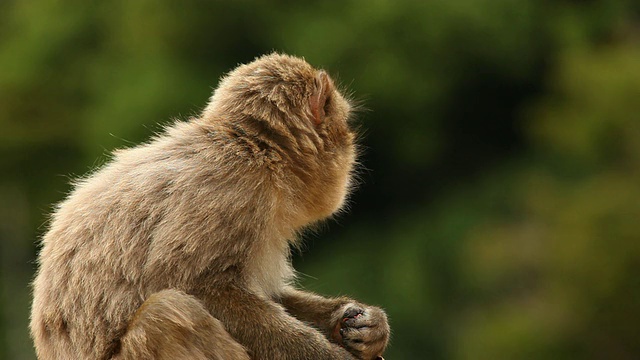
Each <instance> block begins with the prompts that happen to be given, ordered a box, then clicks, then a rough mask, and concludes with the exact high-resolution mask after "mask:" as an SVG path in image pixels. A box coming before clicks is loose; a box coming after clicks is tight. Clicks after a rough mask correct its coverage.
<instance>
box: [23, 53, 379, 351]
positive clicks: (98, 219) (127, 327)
mask: <svg viewBox="0 0 640 360" xmlns="http://www.w3.org/2000/svg"><path fill="white" fill-rule="evenodd" d="M349 114H350V105H349V103H348V102H347V101H346V100H345V99H344V98H343V97H342V95H341V94H340V93H339V92H338V91H337V90H336V88H335V86H334V85H333V82H332V81H331V79H330V78H329V77H328V76H327V75H326V74H325V73H324V72H323V71H318V70H315V69H313V68H312V67H311V66H310V65H308V64H307V63H306V62H304V61H303V60H301V59H299V58H295V57H290V56H286V55H279V54H271V55H267V56H263V57H261V58H258V59H256V60H255V61H254V62H252V63H250V64H247V65H242V66H240V67H238V68H237V69H235V70H234V71H232V72H231V73H229V74H228V75H227V76H226V77H225V78H223V79H222V81H221V83H220V85H219V87H218V89H217V90H216V91H215V92H214V95H213V96H212V98H211V101H210V103H209V105H208V106H207V108H206V109H205V110H204V112H203V113H202V115H201V116H200V117H197V118H194V119H191V120H190V121H188V122H178V123H176V124H175V125H173V126H171V127H170V128H168V129H167V130H166V131H165V133H163V134H162V135H159V136H158V137H156V138H155V139H153V140H152V141H150V142H149V143H147V144H144V145H141V146H138V147H135V148H132V149H127V150H122V151H118V152H116V153H115V156H114V158H113V160H112V161H111V162H110V163H108V164H107V165H106V166H104V167H103V168H102V169H100V170H99V171H97V172H95V173H94V174H92V175H90V176H88V177H87V178H85V179H84V180H81V181H79V182H78V183H77V184H76V186H75V190H74V191H73V192H72V193H71V194H70V195H69V197H68V198H67V199H66V200H65V201H63V202H62V203H61V204H60V205H59V206H58V208H57V210H56V211H55V213H54V214H53V218H52V221H51V225H50V229H49V231H48V232H47V234H46V235H45V236H44V238H43V248H42V250H41V252H40V256H39V263H40V268H39V271H38V274H37V276H36V279H35V281H34V284H33V291H34V301H33V307H32V313H31V333H32V336H33V339H34V342H35V347H36V352H37V354H38V357H39V358H40V359H112V358H113V359H178V358H187V359H249V358H251V359H354V358H358V359H367V360H370V359H373V358H375V357H377V356H380V355H381V354H382V352H383V351H384V348H385V347H386V344H387V341H388V337H389V327H388V324H387V320H386V315H385V314H384V312H383V311H382V310H381V309H379V308H376V307H370V306H366V305H362V304H359V303H357V302H355V301H353V300H351V299H348V298H333V299H332V298H324V297H320V296H318V295H315V294H310V293H305V292H302V291H300V290H296V289H294V288H293V287H292V286H291V285H290V283H291V280H292V279H293V269H292V267H291V264H290V259H289V258H290V255H289V253H290V245H291V243H292V242H295V241H296V239H297V234H298V233H299V232H300V230H301V229H303V228H304V227H305V226H307V225H308V224H311V223H314V222H317V221H319V220H321V219H324V218H326V217H328V216H330V215H331V214H333V213H334V212H336V211H337V210H338V209H340V208H341V206H342V205H343V202H344V200H345V197H346V196H347V193H348V191H349V188H350V186H351V184H350V182H351V176H352V172H353V164H354V162H355V157H356V152H355V146H354V135H353V132H352V131H351V130H350V128H349V125H348V123H347V122H348V118H349Z"/></svg>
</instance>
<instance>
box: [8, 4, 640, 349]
mask: <svg viewBox="0 0 640 360" xmlns="http://www.w3.org/2000/svg"><path fill="white" fill-rule="evenodd" d="M639 14H640V3H638V2H636V1H633V0H629V1H623V0H592V1H577V0H574V1H569V0H428V1H391V0H345V1H317V2H304V1H270V2H257V1H256V2H249V1H235V2H231V1H228V2H217V1H168V0H167V1H158V0H153V1H151V0H140V1H125V0H113V1H109V2H95V1H80V0H77V1H59V0H29V1H18V0H4V1H2V2H0V154H1V160H0V161H1V162H0V172H1V174H0V225H1V227H0V251H1V256H0V271H1V273H0V289H1V292H0V358H1V359H33V358H34V352H33V349H32V345H31V341H30V339H29V336H28V330H27V323H28V312H29V306H30V302H31V299H30V289H29V281H30V279H31V278H32V276H33V273H34V270H35V269H36V266H37V265H36V263H35V262H34V259H35V256H36V253H37V251H38V238H39V237H40V236H41V235H42V233H43V232H44V231H46V228H47V214H49V213H50V212H51V211H52V206H53V204H55V203H56V202H58V201H60V200H61V199H62V198H63V197H64V196H65V194H66V193H67V192H68V191H69V189H70V187H69V182H70V180H71V179H73V178H76V177H78V176H81V175H82V174H85V173H87V172H88V171H90V170H91V169H94V168H96V167H97V166H100V165H101V164H103V163H104V162H105V161H107V160H108V154H109V153H110V152H111V151H112V150H113V149H116V148H122V147H128V146H133V145H134V144H136V143H139V142H141V141H144V140H146V139H148V138H149V137H150V136H152V134H153V133H154V132H157V131H159V130H161V128H162V125H163V124H167V123H169V122H171V121H173V120H172V119H176V118H179V119H184V118H187V117H188V116H191V115H194V114H197V113H198V111H200V110H201V109H202V108H203V107H204V105H205V103H206V101H207V99H208V97H209V95H210V93H211V91H212V89H213V87H215V86H216V83H217V81H218V79H219V77H220V76H221V75H222V74H224V73H225V72H226V71H228V70H230V69H232V68H233V67H235V66H236V65H237V64H238V63H243V62H248V61H251V60H252V59H253V58H254V57H256V56H258V55H260V54H264V53H268V52H271V51H273V50H277V51H283V52H287V53H291V54H296V55H299V56H304V57H305V58H306V59H307V60H308V61H309V62H310V63H312V64H314V65H316V66H318V67H323V68H325V69H327V70H328V71H329V72H330V73H331V74H333V75H334V76H336V77H337V78H339V81H340V83H341V84H343V85H344V86H345V87H347V88H349V89H351V90H352V91H353V92H354V94H355V97H356V98H357V99H359V100H362V101H363V103H364V104H365V107H366V108H367V109H368V110H367V111H364V112H361V113H360V115H359V123H360V124H361V126H362V129H363V140H362V144H363V145H364V149H365V152H364V155H363V158H362V168H361V172H360V177H361V180H362V184H361V186H360V187H359V189H358V191H357V192H356V193H355V194H354V195H353V197H352V202H351V205H350V212H349V213H348V214H345V215H342V216H340V217H339V218H338V219H337V221H330V222H328V223H327V225H326V226H324V227H323V229H322V230H321V231H319V232H316V233H310V234H308V235H307V246H306V251H305V252H304V253H303V254H302V255H296V257H295V259H294V261H295V263H296V267H297V268H298V269H299V270H300V271H301V272H302V274H303V275H301V282H302V283H303V285H304V286H306V287H307V288H310V289H312V290H315V291H318V292H320V293H324V294H329V295H337V294H349V295H352V296H355V297H357V298H360V299H362V300H363V301H366V302H369V303H374V304H379V305H381V306H383V307H384V308H385V309H387V311H388V313H389V315H390V319H391V324H392V328H393V331H394V333H393V341H392V345H391V347H390V348H389V350H388V353H387V356H386V357H387V358H388V359H390V360H397V359H638V358H640V15H639Z"/></svg>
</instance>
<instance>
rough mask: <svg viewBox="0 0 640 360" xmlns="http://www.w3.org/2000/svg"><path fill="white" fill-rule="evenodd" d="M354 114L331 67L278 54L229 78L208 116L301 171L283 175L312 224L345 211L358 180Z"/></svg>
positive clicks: (289, 168)
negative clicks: (351, 119)
mask: <svg viewBox="0 0 640 360" xmlns="http://www.w3.org/2000/svg"><path fill="white" fill-rule="evenodd" d="M350 112H351V106H350V104H349V102H348V101H347V100H346V99H345V98H344V97H343V96H342V95H341V94H340V92H339V91H338V90H337V88H336V86H335V84H334V83H333V80H332V79H331V78H330V77H329V75H327V73H326V72H325V71H324V70H316V69H314V68H313V67H312V66H311V65H309V64H308V63H307V62H305V61H304V60H303V59H300V58H297V57H293V56H288V55H281V54H277V53H272V54H269V55H265V56H262V57H260V58H257V59H256V60H254V61H253V62H251V63H249V64H246V65H241V66H239V67H238V68H236V69H235V70H233V71H231V72H230V73H229V74H228V75H227V76H225V77H224V78H223V79H222V80H221V82H220V85H219V87H218V88H217V89H216V90H215V92H214V94H213V96H212V97H211V101H210V103H209V105H208V106H207V108H206V109H205V111H204V114H203V118H204V119H205V120H206V121H208V122H212V123H217V124H224V125H225V126H227V127H228V128H229V129H231V130H230V131H234V132H237V133H238V134H240V136H242V137H246V139H247V141H250V142H251V143H252V144H254V145H255V149H256V151H258V152H261V153H262V154H264V153H265V152H267V153H273V154H277V156H271V157H270V159H278V161H280V162H281V163H282V164H284V166H281V167H280V169H281V170H282V169H284V170H283V171H289V172H290V173H291V174H293V175H294V176H290V175H289V174H286V175H284V176H283V177H282V178H287V179H290V183H289V184H287V186H289V187H290V190H291V193H292V195H291V196H294V197H295V198H297V199H299V203H300V206H302V207H303V209H299V210H300V211H301V212H303V213H305V214H306V215H305V216H304V219H301V221H302V222H305V223H307V222H309V221H315V220H319V219H322V218H324V217H327V216H329V215H331V214H332V213H334V212H335V211H336V210H338V209H339V208H340V207H341V206H342V204H343V202H344V199H345V197H346V195H347V193H348V190H349V188H350V186H351V174H352V171H353V165H354V162H355V157H356V155H355V154H356V151H355V146H354V133H353V132H352V130H351V129H350V127H349V124H348V120H349V116H350ZM273 168H274V167H273V166H271V167H270V169H273ZM300 200H301V201H300Z"/></svg>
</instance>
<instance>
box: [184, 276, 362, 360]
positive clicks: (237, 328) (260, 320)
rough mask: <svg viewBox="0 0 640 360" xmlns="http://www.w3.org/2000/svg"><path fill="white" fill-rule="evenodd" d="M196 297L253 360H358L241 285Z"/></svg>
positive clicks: (277, 306) (279, 307) (271, 302)
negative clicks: (247, 351) (246, 350)
mask: <svg viewBox="0 0 640 360" xmlns="http://www.w3.org/2000/svg"><path fill="white" fill-rule="evenodd" d="M197 296H198V297H200V298H201V299H202V300H203V302H204V303H205V306H206V307H207V308H208V309H209V311H210V312H211V314H212V315H213V316H214V317H215V318H217V319H219V320H220V321H221V322H222V323H223V324H224V326H225V329H226V330H227V331H228V332H229V333H230V334H231V335H232V336H233V338H235V339H236V340H237V341H238V342H239V343H240V344H242V345H243V346H244V347H245V348H247V349H248V350H249V353H250V355H251V357H252V358H254V359H283V360H284V359H291V360H293V359H310V360H313V359H336V360H337V359H340V360H355V359H356V357H355V356H354V355H353V354H351V353H350V352H349V351H347V350H346V349H344V348H343V347H340V346H339V345H337V344H334V343H331V342H329V340H327V338H326V337H325V336H323V334H321V333H320V332H319V331H318V330H316V329H314V328H313V327H311V326H309V325H307V324H305V323H304V322H302V321H300V320H299V319H296V318H295V317H293V316H291V315H290V314H288V313H287V312H286V311H284V309H283V308H282V307H281V306H279V305H278V304H277V303H275V302H273V301H270V300H268V299H264V298H263V297H260V296H258V295H256V294H254V293H252V292H250V291H248V290H247V289H244V288H242V287H240V286H234V285H229V286H226V287H224V288H218V289H216V291H214V292H203V293H201V294H197Z"/></svg>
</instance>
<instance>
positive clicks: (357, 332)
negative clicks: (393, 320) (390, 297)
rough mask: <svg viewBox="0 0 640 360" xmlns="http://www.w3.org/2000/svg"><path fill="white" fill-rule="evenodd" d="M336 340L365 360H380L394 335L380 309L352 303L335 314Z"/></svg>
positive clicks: (334, 332)
mask: <svg viewBox="0 0 640 360" xmlns="http://www.w3.org/2000/svg"><path fill="white" fill-rule="evenodd" d="M334 319H337V320H336V323H335V326H334V330H333V334H332V337H333V339H334V340H335V341H336V342H338V343H339V344H341V345H342V346H343V347H344V348H345V349H347V350H349V352H351V353H352V354H354V355H355V356H356V357H357V358H358V359H361V360H380V359H382V353H383V352H384V349H385V348H386V347H387V343H388V342H389V334H390V332H391V330H390V328H389V324H388V322H387V315H386V314H385V313H384V311H383V310H382V309H380V308H377V307H375V306H367V305H363V304H358V303H348V304H346V305H344V306H342V307H341V308H340V309H338V310H337V311H336V312H335V313H334Z"/></svg>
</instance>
